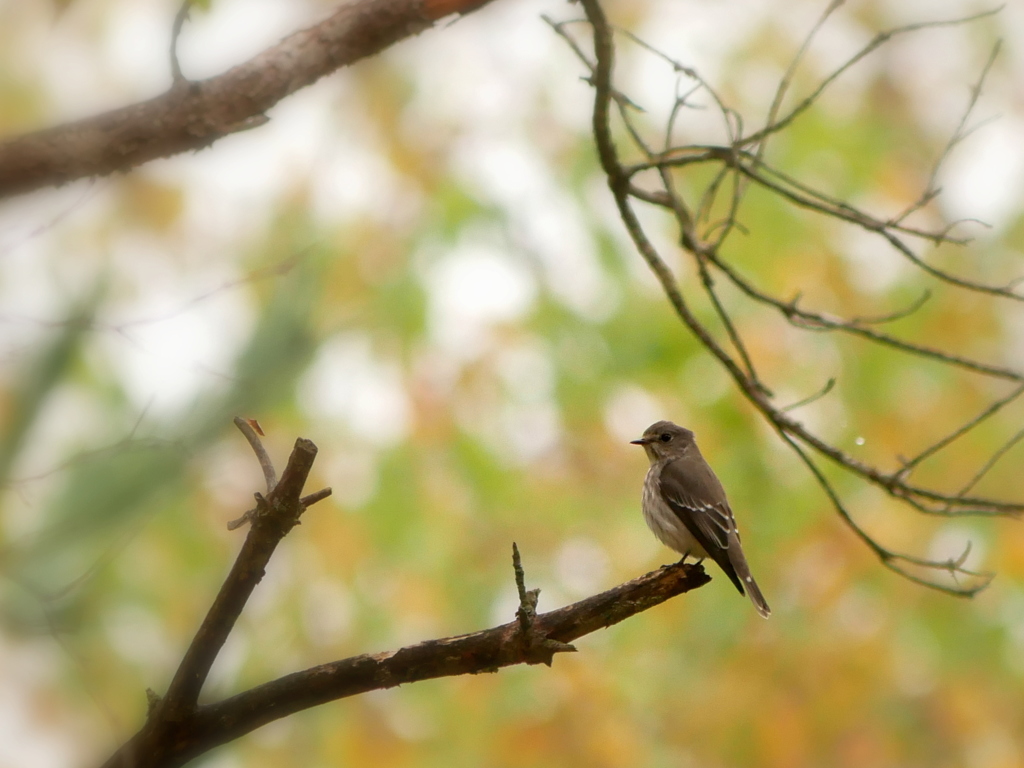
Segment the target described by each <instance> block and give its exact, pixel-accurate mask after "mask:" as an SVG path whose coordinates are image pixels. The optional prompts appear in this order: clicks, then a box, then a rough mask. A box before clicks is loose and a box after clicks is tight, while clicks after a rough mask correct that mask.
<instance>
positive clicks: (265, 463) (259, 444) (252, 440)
mask: <svg viewBox="0 0 1024 768" xmlns="http://www.w3.org/2000/svg"><path fill="white" fill-rule="evenodd" d="M232 421H233V422H234V425H235V426H236V427H238V431H239V432H241V433H242V434H243V435H245V439H246V440H248V441H249V446H250V447H251V448H252V451H253V453H255V454H256V459H257V460H258V461H259V463H260V469H262V470H263V478H264V480H266V482H267V493H268V494H269V493H270V492H272V491H273V490H274V488H275V487H276V486H277V470H276V469H274V462H273V461H271V460H270V454H268V453H267V449H266V448H264V447H263V441H262V440H260V436H259V435H257V434H256V430H255V429H253V427H252V425H251V424H250V423H249V421H248V420H247V419H243V418H242V417H241V416H235V418H234V419H232Z"/></svg>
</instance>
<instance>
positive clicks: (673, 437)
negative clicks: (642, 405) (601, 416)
mask: <svg viewBox="0 0 1024 768" xmlns="http://www.w3.org/2000/svg"><path fill="white" fill-rule="evenodd" d="M630 443H632V444H633V445H642V446H643V447H644V450H645V451H646V452H647V457H648V458H649V459H650V460H651V461H652V462H653V461H658V460H659V459H665V458H670V457H674V456H684V455H686V453H688V452H689V451H690V450H691V449H692V448H693V447H694V446H695V445H696V443H695V442H694V439H693V432H691V431H690V430H688V429H686V428H685V427H680V426H679V425H678V424H673V423H672V422H671V421H656V422H654V423H653V424H651V426H649V427H648V428H647V429H646V431H645V432H644V436H643V437H641V438H640V439H639V440H631V441H630Z"/></svg>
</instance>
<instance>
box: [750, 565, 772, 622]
mask: <svg viewBox="0 0 1024 768" xmlns="http://www.w3.org/2000/svg"><path fill="white" fill-rule="evenodd" d="M744 582H745V583H746V585H747V597H749V598H750V602H752V603H753V604H754V608H756V609H757V612H758V613H759V614H761V616H762V617H763V618H766V619H767V618H768V617H769V616H771V615H772V609H771V608H769V607H768V602H767V601H766V600H765V599H764V595H762V594H761V589H760V587H758V586H757V582H756V581H754V577H753V576H751V575H750V574H749V573H748V574H747V575H746V576H745V577H744Z"/></svg>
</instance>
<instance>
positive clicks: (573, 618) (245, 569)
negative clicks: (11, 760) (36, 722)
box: [104, 420, 711, 768]
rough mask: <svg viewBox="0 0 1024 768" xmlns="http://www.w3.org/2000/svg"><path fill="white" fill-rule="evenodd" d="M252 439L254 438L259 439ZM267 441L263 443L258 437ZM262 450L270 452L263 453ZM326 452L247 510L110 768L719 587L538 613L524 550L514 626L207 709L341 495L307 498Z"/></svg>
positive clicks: (528, 650)
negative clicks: (165, 674)
mask: <svg viewBox="0 0 1024 768" xmlns="http://www.w3.org/2000/svg"><path fill="white" fill-rule="evenodd" d="M243 423H246V422H244V420H243ZM246 426H248V424H246ZM243 432H245V430H244V429H243ZM252 435H253V436H255V433H254V432H253V433H252ZM246 437H247V439H250V440H251V439H252V438H251V437H250V435H249V434H248V433H246ZM255 439H256V442H257V443H259V438H258V436H256V437H255ZM260 449H262V445H260ZM256 452H257V455H259V454H260V450H257V451H256ZM315 456H316V446H314V445H313V444H312V443H311V442H310V441H308V440H304V439H302V438H299V439H298V440H297V441H296V443H295V449H294V450H293V451H292V455H291V457H290V458H289V461H288V467H287V468H286V469H285V471H284V473H283V474H282V476H281V480H280V482H278V483H277V485H276V486H275V487H274V488H273V490H272V491H271V492H270V493H269V494H268V495H267V497H266V498H264V497H263V496H262V495H261V494H256V496H257V502H258V503H257V507H256V509H255V510H253V511H251V512H250V513H247V520H249V521H251V523H252V526H251V528H250V529H249V535H248V536H247V538H246V541H245V544H243V546H242V551H241V552H240V553H239V555H238V558H237V559H236V561H235V564H234V567H232V569H231V573H230V574H228V577H227V579H226V580H225V582H224V585H223V586H222V587H221V590H220V593H219V594H218V595H217V598H216V600H215V601H214V603H213V606H212V607H211V608H210V611H209V613H208V614H207V616H206V619H205V620H204V621H203V623H202V625H201V626H200V628H199V631H198V632H197V633H196V636H195V638H194V639H193V641H192V644H191V646H190V647H189V649H188V651H187V652H186V654H185V657H184V658H183V659H182V662H181V665H180V666H179V668H178V671H177V673H176V674H175V676H174V679H173V680H172V682H171V684H170V687H169V688H168V691H167V694H166V696H164V697H163V699H160V698H159V697H157V696H156V695H155V694H152V692H150V695H149V700H150V707H149V714H148V717H147V719H146V723H145V725H143V727H142V729H141V730H140V731H139V732H138V733H137V734H136V735H135V736H133V737H132V738H131V739H130V740H129V741H128V742H127V743H125V744H124V745H123V746H122V747H121V748H120V749H119V750H118V751H117V752H116V753H114V754H113V755H112V756H111V757H110V758H109V759H108V760H107V761H106V762H105V763H104V768H124V767H125V766H131V768H174V767H175V766H180V765H184V764H185V763H187V762H188V761H189V760H192V759H194V758H196V757H198V756H200V755H202V754H204V753H206V752H208V751H210V750H211V749H213V748H215V747H218V746H220V745H222V744H226V743H228V742H230V741H233V740H235V739H237V738H240V737H241V736H244V735H245V734H247V733H250V732H251V731H254V730H255V729H257V728H259V727H260V726H262V725H266V724H267V723H270V722H273V721H274V720H278V719H280V718H282V717H287V716H288V715H291V714H294V713H296V712H301V711H302V710H304V709H309V708H311V707H315V706H317V705H320V704H324V703H326V702H329V701H334V700H336V699H342V698H345V697H348V696H355V695H357V694H360V693H366V692H367V691H372V690H379V689H384V688H393V687H395V686H397V685H402V684H404V683H413V682H417V681H420V680H430V679H434V678H438V677H451V676H455V675H465V674H479V673H482V672H496V671H498V670H499V669H501V668H502V667H508V666H513V665H516V664H547V665H549V666H550V665H551V661H552V658H553V656H554V654H556V653H563V652H567V651H574V650H576V649H575V648H574V647H573V646H572V645H570V643H571V642H572V641H573V640H576V639H577V638H580V637H583V636H584V635H588V634H590V633H592V632H596V631H597V630H599V629H603V628H605V627H610V626H612V625H613V624H617V623H619V622H620V621H623V620H624V619H627V618H629V617H630V616H633V615H635V614H637V613H640V612H641V611H646V610H647V609H649V608H653V607H654V606H656V605H659V604H661V603H663V602H665V601H666V600H668V599H670V598H672V597H675V596H676V595H680V594H682V593H684V592H689V591H690V590H692V589H696V588H698V587H701V586H703V585H704V584H707V583H708V582H709V581H711V578H710V577H709V576H708V575H707V574H706V573H705V572H704V569H703V568H702V567H701V566H699V565H682V564H675V565H671V566H666V567H663V568H660V569H658V570H657V571H653V572H651V573H648V574H645V575H644V576H641V577H639V578H637V579H633V580H632V581H628V582H626V583H625V584H621V585H619V586H617V587H615V588H613V589H609V590H608V591H606V592H602V593H601V594H599V595H594V596H593V597H589V598H587V599H585V600H581V601H579V602H577V603H573V604H572V605H568V606H565V607H564V608H559V609H557V610H554V611H549V612H548V613H540V614H538V613H537V612H536V607H537V597H538V594H539V592H540V590H537V589H531V590H528V589H526V581H525V573H524V571H523V566H522V561H521V559H520V556H519V548H518V547H517V546H516V545H515V544H513V545H512V547H513V550H512V551H513V554H512V559H513V569H514V573H515V581H516V587H517V589H518V591H519V599H520V604H519V609H518V610H517V611H516V619H515V620H514V621H511V622H509V623H507V624H502V625H501V626H498V627H493V628H491V629H486V630H483V631H481V632H473V633H471V634H468V635H458V636H454V637H446V638H441V639H439V640H428V641H426V642H423V643H418V644H416V645H411V646H407V647H405V648H401V649H399V650H397V651H390V652H385V653H375V654H364V655H361V656H354V657H352V658H348V659H342V660H340V661H334V662H331V663H329V664H321V665H320V666H316V667H311V668H310V669H306V670H303V671H301V672H295V673H293V674H290V675H285V676H284V677H281V678H278V679H277V680H273V681H271V682H268V683H264V684H263V685H258V686H256V687H255V688H251V689H249V690H247V691H244V692H242V693H239V694H237V695H235V696H232V697H230V698H227V699H224V700H222V701H218V702H216V703H213V704H203V705H200V704H198V703H197V701H198V697H199V692H200V690H201V689H202V686H203V683H204V682H205V680H206V677H207V675H208V674H209V671H210V667H211V666H212V664H213V662H214V660H215V659H216V657H217V654H218V653H219V651H220V649H221V648H222V647H223V645H224V641H225V640H226V639H227V636H228V634H229V633H230V631H231V629H232V627H233V626H234V624H235V621H236V620H237V619H238V616H239V615H240V613H241V611H242V608H243V607H244V605H245V603H246V601H247V600H248V598H249V595H250V594H252V591H253V589H254V588H255V587H256V585H257V584H258V583H259V581H260V579H261V578H262V577H263V573H264V571H265V568H266V566H267V563H268V562H269V560H270V557H271V556H272V555H273V553H274V549H275V548H276V547H277V545H278V543H280V541H281V539H282V538H284V536H285V535H286V534H287V533H288V532H289V531H290V530H291V528H292V527H294V526H295V524H296V523H297V522H298V519H299V516H300V515H301V514H302V512H303V511H304V510H305V507H306V506H308V505H309V504H312V503H314V502H315V501H318V500H320V499H321V498H325V497H326V496H327V495H329V494H330V489H329V488H328V489H324V490H323V491H318V492H316V493H314V494H310V495H309V496H305V497H300V494H301V492H302V486H303V484H304V483H305V481H306V477H307V476H308V474H309V470H310V468H311V467H312V463H313V459H314V458H315ZM261 463H262V462H261Z"/></svg>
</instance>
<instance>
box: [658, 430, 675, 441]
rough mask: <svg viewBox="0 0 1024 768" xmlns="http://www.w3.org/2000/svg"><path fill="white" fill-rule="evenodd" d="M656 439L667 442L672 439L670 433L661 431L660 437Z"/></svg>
mask: <svg viewBox="0 0 1024 768" xmlns="http://www.w3.org/2000/svg"><path fill="white" fill-rule="evenodd" d="M658 439H659V440H661V442H663V443H667V442H669V441H670V440H671V439H672V435H670V434H669V433H668V432H662V433H661V437H660V438H658Z"/></svg>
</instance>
